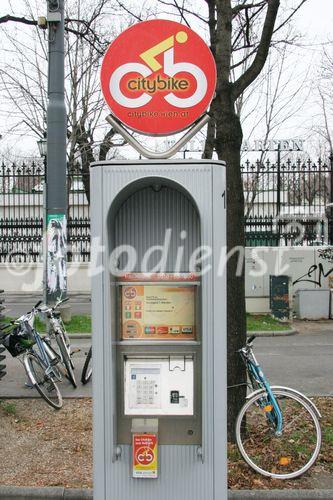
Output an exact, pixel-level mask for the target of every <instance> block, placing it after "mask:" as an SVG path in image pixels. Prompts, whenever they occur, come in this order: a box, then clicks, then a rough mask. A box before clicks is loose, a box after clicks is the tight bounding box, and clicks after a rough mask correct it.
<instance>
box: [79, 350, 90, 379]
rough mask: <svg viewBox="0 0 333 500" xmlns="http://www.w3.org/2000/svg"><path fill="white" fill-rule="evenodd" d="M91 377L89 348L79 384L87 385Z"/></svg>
mask: <svg viewBox="0 0 333 500" xmlns="http://www.w3.org/2000/svg"><path fill="white" fill-rule="evenodd" d="M91 376H92V348H91V347H90V349H89V351H88V354H87V357H86V360H85V362H84V365H83V369H82V375H81V382H82V384H87V383H88V382H89V380H90V379H91Z"/></svg>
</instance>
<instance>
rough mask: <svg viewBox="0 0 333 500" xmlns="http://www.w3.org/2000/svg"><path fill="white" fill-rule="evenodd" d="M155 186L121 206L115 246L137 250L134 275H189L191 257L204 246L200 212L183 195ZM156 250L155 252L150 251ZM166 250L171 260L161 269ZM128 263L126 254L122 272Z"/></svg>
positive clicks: (166, 187)
mask: <svg viewBox="0 0 333 500" xmlns="http://www.w3.org/2000/svg"><path fill="white" fill-rule="evenodd" d="M155 184H156V183H154V184H152V186H149V187H146V188H143V189H140V190H139V191H137V192H135V193H134V194H132V195H131V196H130V197H129V198H127V199H126V200H125V201H124V203H123V204H122V205H121V207H120V209H119V211H118V213H117V215H116V217H115V239H114V244H115V246H120V245H131V246H132V247H133V248H134V249H135V250H136V253H137V262H136V266H135V268H134V269H132V271H135V272H150V271H152V270H154V271H155V272H157V271H158V272H175V271H177V272H188V271H189V261H190V257H191V255H192V253H193V251H194V250H195V249H196V248H198V247H199V246H200V224H199V216H198V213H197V210H196V208H195V207H194V205H193V202H191V200H190V199H189V198H188V197H186V196H185V195H184V194H183V193H182V192H180V191H177V190H176V189H173V188H171V187H169V186H165V185H164V186H163V185H162V186H159V189H158V191H156V190H155V189H154V186H155ZM152 247H153V248H155V251H151V250H150V251H149V249H152ZM162 248H164V249H165V250H166V251H165V253H166V257H167V259H166V260H163V261H162V267H163V268H162V269H161V268H160V267H159V268H157V266H159V264H160V265H161V258H162ZM148 251H149V254H148V253H146V252H148ZM145 254H146V259H145V258H144V256H145ZM148 255H149V256H150V257H149V258H148ZM126 263H127V257H126V255H125V254H122V256H121V257H120V262H119V267H120V269H124V267H125V266H126Z"/></svg>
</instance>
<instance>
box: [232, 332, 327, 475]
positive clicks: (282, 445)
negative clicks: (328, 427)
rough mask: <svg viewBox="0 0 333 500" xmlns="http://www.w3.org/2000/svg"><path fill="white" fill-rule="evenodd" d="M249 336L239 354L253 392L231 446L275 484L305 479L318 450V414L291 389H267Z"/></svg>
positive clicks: (240, 417) (314, 408) (268, 387)
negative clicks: (236, 448) (280, 481)
mask: <svg viewBox="0 0 333 500" xmlns="http://www.w3.org/2000/svg"><path fill="white" fill-rule="evenodd" d="M254 339H255V336H254V335H253V336H252V337H250V338H249V339H248V341H247V343H246V345H245V347H243V348H242V349H240V351H239V353H240V355H241V357H242V359H243V361H244V363H245V365H246V369H247V373H248V378H249V385H250V387H251V389H252V392H251V393H250V394H249V395H248V396H247V398H246V402H245V404H244V406H243V407H242V409H241V410H240V412H239V415H238V417H237V421H236V441H237V445H238V448H239V451H240V453H241V455H242V457H243V458H244V460H245V461H246V462H247V463H248V464H249V465H250V466H251V467H252V468H253V469H254V470H255V471H257V472H259V473H260V474H263V475H264V476H268V477H273V478H277V479H292V478H295V477H298V476H300V475H301V474H304V472H306V471H307V470H308V469H309V468H310V467H311V466H312V465H313V463H314V462H315V460H316V459H317V457H318V454H319V451H320V446H321V428H320V423H319V419H320V418H321V415H320V413H319V411H318V409H317V407H316V406H315V404H314V403H313V401H311V400H310V399H309V398H307V397H306V396H304V395H303V394H301V393H300V392H298V391H296V390H294V389H291V388H290V387H282V386H271V385H270V384H269V382H268V380H267V378H266V377H265V375H264V373H263V371H262V369H261V367H260V365H259V363H258V362H257V360H256V358H255V355H254V353H253V341H254Z"/></svg>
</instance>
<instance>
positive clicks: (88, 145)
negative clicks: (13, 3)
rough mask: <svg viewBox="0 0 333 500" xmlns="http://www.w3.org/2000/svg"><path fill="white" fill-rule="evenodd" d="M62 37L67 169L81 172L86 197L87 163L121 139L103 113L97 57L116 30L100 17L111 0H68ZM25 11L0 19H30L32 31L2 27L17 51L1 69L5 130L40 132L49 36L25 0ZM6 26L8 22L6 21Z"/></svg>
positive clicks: (109, 151) (110, 150)
mask: <svg viewBox="0 0 333 500" xmlns="http://www.w3.org/2000/svg"><path fill="white" fill-rule="evenodd" d="M66 5H67V11H66V38H65V47H66V54H65V65H66V81H65V98H66V105H67V111H68V113H67V116H68V124H67V137H68V149H67V154H68V169H69V173H70V174H71V175H72V176H78V175H80V176H82V181H83V184H84V188H85V192H86V196H87V199H88V201H89V196H90V193H89V184H90V183H89V165H90V163H91V162H92V161H95V160H97V159H99V160H104V159H106V157H107V156H110V155H111V156H112V155H114V154H116V149H115V148H117V147H119V146H122V145H123V144H124V141H122V140H114V136H115V131H114V130H113V129H110V128H109V126H107V125H106V123H105V122H104V119H103V117H102V116H101V115H102V113H103V108H104V100H103V98H102V95H101V90H100V84H99V65H100V60H101V57H102V55H103V53H104V52H105V50H106V48H107V46H108V43H109V42H108V40H109V39H112V38H113V37H114V36H115V33H114V32H112V31H110V28H109V27H108V29H107V30H106V28H105V25H106V23H105V22H104V18H105V16H106V14H107V12H108V9H111V8H112V5H113V2H112V0H95V1H94V2H75V1H73V0H71V1H69V2H66ZM26 9H27V16H25V17H17V16H5V17H3V18H0V23H1V20H2V22H3V23H4V22H7V21H15V22H18V23H20V24H24V25H26V24H28V25H29V26H31V31H30V32H29V34H27V32H26V30H25V31H24V36H22V37H20V36H17V32H14V33H13V32H12V31H11V30H10V29H6V28H4V27H3V28H2V29H3V30H5V31H6V35H7V43H8V49H7V50H10V51H12V52H13V53H14V54H15V57H13V58H12V61H11V62H10V63H9V64H8V61H6V63H5V64H3V65H2V67H1V70H0V85H1V90H2V95H3V96H5V101H6V102H5V106H4V107H5V108H6V109H7V112H8V114H9V113H10V121H11V127H10V129H9V130H8V132H10V133H12V132H13V131H16V132H17V133H19V134H24V133H26V132H27V131H30V133H32V134H33V135H35V137H38V136H39V137H43V134H44V132H45V131H46V107H47V102H46V101H47V40H46V36H44V35H45V32H43V31H41V30H40V29H38V28H37V21H36V20H35V19H34V15H35V13H36V12H37V10H33V8H32V2H30V1H29V0H26ZM6 26H7V25H6Z"/></svg>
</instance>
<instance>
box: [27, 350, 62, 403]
mask: <svg viewBox="0 0 333 500" xmlns="http://www.w3.org/2000/svg"><path fill="white" fill-rule="evenodd" d="M24 367H25V369H26V372H27V375H28V377H29V380H30V382H31V384H32V385H33V386H34V387H35V388H36V389H37V391H38V392H39V394H40V395H41V396H42V398H43V399H44V400H45V401H46V402H47V404H49V405H50V406H52V407H53V408H55V409H56V410H59V409H60V408H61V407H62V396H61V393H60V391H59V389H58V386H57V384H56V383H55V382H54V380H53V379H52V378H51V377H50V376H49V375H47V374H46V373H45V367H44V365H43V364H42V362H41V360H40V359H38V358H37V357H36V356H35V355H34V354H32V353H28V354H26V356H25V359H24Z"/></svg>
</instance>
